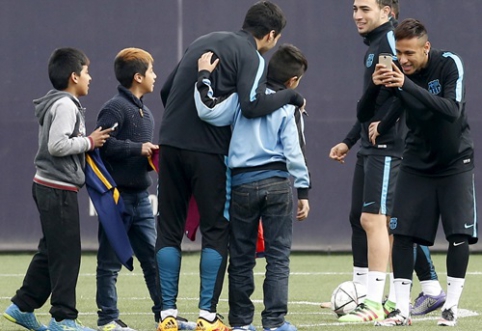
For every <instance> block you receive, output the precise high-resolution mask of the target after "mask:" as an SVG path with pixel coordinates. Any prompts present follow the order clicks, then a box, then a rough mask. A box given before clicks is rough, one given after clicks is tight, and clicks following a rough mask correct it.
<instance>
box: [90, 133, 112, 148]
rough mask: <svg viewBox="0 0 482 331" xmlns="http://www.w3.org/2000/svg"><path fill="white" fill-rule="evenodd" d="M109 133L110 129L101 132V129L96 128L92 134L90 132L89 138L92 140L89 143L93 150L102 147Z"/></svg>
mask: <svg viewBox="0 0 482 331" xmlns="http://www.w3.org/2000/svg"><path fill="white" fill-rule="evenodd" d="M111 132H112V129H111V128H108V129H104V130H102V128H97V129H96V130H95V131H94V132H92V133H91V134H90V136H89V138H91V139H92V140H91V141H92V142H93V143H94V148H97V147H102V146H104V144H105V141H106V140H107V138H109V137H110V135H109V133H111Z"/></svg>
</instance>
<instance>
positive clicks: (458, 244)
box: [454, 241, 464, 246]
mask: <svg viewBox="0 0 482 331" xmlns="http://www.w3.org/2000/svg"><path fill="white" fill-rule="evenodd" d="M463 243H464V242H463V241H462V242H459V243H454V246H460V245H462V244H463Z"/></svg>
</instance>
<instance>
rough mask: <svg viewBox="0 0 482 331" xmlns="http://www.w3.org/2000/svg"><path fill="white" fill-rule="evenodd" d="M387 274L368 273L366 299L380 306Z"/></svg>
mask: <svg viewBox="0 0 482 331" xmlns="http://www.w3.org/2000/svg"><path fill="white" fill-rule="evenodd" d="M386 277H387V274H386V273H385V272H380V271H369V272H368V286H367V299H368V300H370V301H373V302H376V303H379V304H381V303H382V299H383V292H384V290H385V279H386Z"/></svg>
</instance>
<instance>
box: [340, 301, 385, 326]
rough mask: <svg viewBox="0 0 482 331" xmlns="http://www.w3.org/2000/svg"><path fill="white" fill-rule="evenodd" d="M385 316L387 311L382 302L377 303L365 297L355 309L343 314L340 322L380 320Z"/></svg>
mask: <svg viewBox="0 0 482 331" xmlns="http://www.w3.org/2000/svg"><path fill="white" fill-rule="evenodd" d="M384 318H385V313H384V311H383V307H382V304H381V303H376V302H373V301H371V300H368V299H365V301H364V302H362V303H360V304H359V305H358V306H357V307H356V308H355V310H353V311H352V312H350V313H348V314H346V315H343V316H341V317H340V318H339V319H338V322H370V321H380V320H383V319H384Z"/></svg>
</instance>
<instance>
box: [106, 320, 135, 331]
mask: <svg viewBox="0 0 482 331" xmlns="http://www.w3.org/2000/svg"><path fill="white" fill-rule="evenodd" d="M97 330H99V331H136V330H134V329H132V328H130V327H128V326H127V324H125V323H124V322H122V321H121V320H115V321H112V322H110V323H107V324H104V325H99V327H98V328H97Z"/></svg>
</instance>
